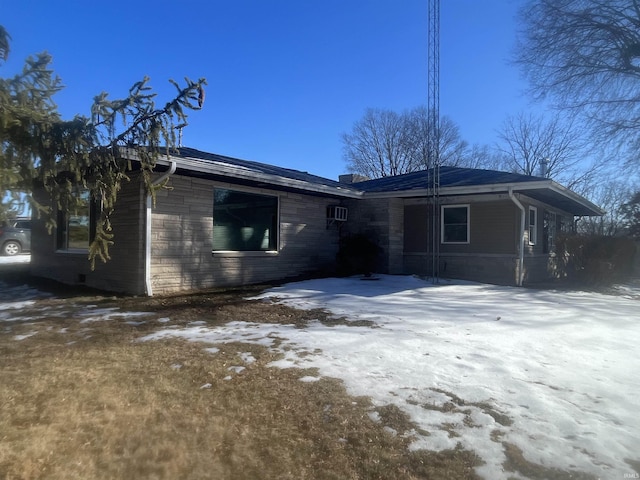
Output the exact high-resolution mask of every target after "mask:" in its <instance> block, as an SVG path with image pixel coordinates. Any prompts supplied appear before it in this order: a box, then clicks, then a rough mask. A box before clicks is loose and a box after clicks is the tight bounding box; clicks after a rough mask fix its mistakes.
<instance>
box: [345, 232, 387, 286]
mask: <svg viewBox="0 0 640 480" xmlns="http://www.w3.org/2000/svg"><path fill="white" fill-rule="evenodd" d="M381 252H382V249H381V248H380V247H379V246H378V244H376V243H375V242H374V241H372V240H371V239H370V238H369V237H368V236H367V235H364V234H356V235H349V236H347V237H344V238H342V239H341V240H340V250H338V255H337V257H336V260H337V263H338V275H342V276H349V275H357V274H364V275H369V274H371V273H372V272H373V271H374V270H375V269H376V266H377V265H378V260H379V258H380V253H381Z"/></svg>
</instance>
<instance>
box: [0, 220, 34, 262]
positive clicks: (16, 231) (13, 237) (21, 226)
mask: <svg viewBox="0 0 640 480" xmlns="http://www.w3.org/2000/svg"><path fill="white" fill-rule="evenodd" d="M0 249H1V250H0V253H2V255H17V254H19V253H22V252H28V251H29V250H31V220H30V219H28V218H25V219H21V218H18V219H16V220H11V221H9V222H8V223H6V224H5V225H3V226H0Z"/></svg>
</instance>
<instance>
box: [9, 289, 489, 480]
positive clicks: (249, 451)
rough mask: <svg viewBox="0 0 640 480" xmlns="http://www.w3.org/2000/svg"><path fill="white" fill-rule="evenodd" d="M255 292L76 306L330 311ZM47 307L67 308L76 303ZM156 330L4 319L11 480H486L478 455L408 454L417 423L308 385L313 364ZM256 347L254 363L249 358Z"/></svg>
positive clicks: (216, 315) (213, 318) (327, 382)
mask: <svg viewBox="0 0 640 480" xmlns="http://www.w3.org/2000/svg"><path fill="white" fill-rule="evenodd" d="M247 294H248V292H247V291H236V292H208V293H203V294H200V295H195V296H190V297H171V298H162V299H132V298H130V299H114V298H102V297H95V296H93V295H88V296H85V297H81V298H80V297H79V298H76V299H75V300H74V302H76V303H77V302H81V303H82V302H84V303H91V304H99V305H100V306H101V307H106V306H112V305H116V304H117V305H118V306H121V307H124V308H125V309H132V310H139V309H144V310H150V311H154V312H155V313H154V315H155V317H156V318H157V317H160V316H170V317H171V318H172V324H174V325H175V324H180V323H187V322H188V321H193V320H196V319H198V320H207V321H208V322H209V323H211V324H219V323H224V322H227V321H229V320H250V321H256V320H260V319H261V320H263V321H268V322H282V323H289V324H292V323H293V324H296V325H298V326H300V327H303V326H304V325H305V323H306V322H308V321H309V320H311V319H312V318H318V315H319V314H321V312H303V311H297V310H292V309H289V308H286V307H282V306H278V305H269V304H265V303H261V302H246V301H242V297H243V296H245V295H247ZM40 306H46V307H48V309H49V311H51V312H54V313H55V312H56V311H61V309H62V308H63V306H64V300H56V299H53V300H45V301H40V302H39V305H38V307H40ZM28 313H29V312H28V311H23V312H22V314H23V315H27V314H28ZM322 320H327V321H329V322H331V321H333V322H339V321H340V320H339V319H338V320H336V319H331V318H330V317H326V316H325V317H323V318H322ZM157 325H158V324H157V323H155V324H154V322H147V323H145V324H142V325H138V326H133V325H128V324H126V323H125V322H124V321H123V320H122V319H120V320H118V319H114V320H110V321H103V322H95V323H90V324H81V323H80V322H79V321H78V319H74V318H72V317H71V316H69V315H65V316H61V317H51V318H42V319H39V320H34V321H30V322H24V321H23V322H13V323H12V322H5V323H4V324H3V327H2V329H0V358H2V363H1V367H0V405H2V409H0V478H3V479H39V478H48V479H80V478H82V479H86V478H95V479H102V478H104V479H114V478H115V479H118V478H127V479H128V478H154V479H177V478H180V479H189V478H229V479H236V478H237V479H245V478H246V479H254V478H261V479H262V478H264V479H271V478H273V479H276V478H277V479H360V478H361V479H376V478H379V479H388V478H400V479H402V478H404V479H418V478H433V479H438V478H440V479H449V478H468V479H469V478H476V476H475V474H474V471H473V467H474V466H476V465H478V464H479V463H480V461H479V459H478V458H477V456H476V455H475V454H473V453H472V452H468V451H464V450H462V449H456V450H452V451H445V452H439V453H434V452H425V451H421V452H409V450H408V448H407V447H408V444H409V443H410V441H411V438H410V433H409V432H410V431H411V429H412V428H415V425H413V424H412V423H411V422H410V420H409V419H408V417H407V416H406V415H405V414H403V413H402V412H401V411H400V410H398V409H397V408H395V407H382V408H379V409H378V414H379V417H380V419H381V421H380V422H376V421H373V420H372V419H371V417H370V413H371V412H372V411H373V410H375V409H374V407H372V405H371V404H370V402H369V400H368V399H366V398H353V397H350V396H349V395H347V393H346V391H345V389H344V386H343V385H342V383H341V382H339V381H337V380H332V379H326V378H323V379H320V380H319V381H317V382H301V381H300V378H301V377H303V376H305V375H313V374H314V373H316V372H313V371H308V370H307V371H305V370H300V369H286V370H281V369H276V368H270V367H268V366H267V364H268V363H269V362H271V361H272V360H274V359H275V354H274V353H272V352H271V351H269V350H267V349H265V348H263V347H259V346H255V345H254V346H251V345H246V344H226V345H224V346H223V347H221V349H220V351H219V352H217V353H215V354H211V353H208V352H206V351H205V350H204V348H203V345H202V344H197V343H188V342H184V341H180V340H167V341H158V342H143V343H141V342H136V341H135V339H136V338H139V337H140V336H141V335H143V334H145V333H147V332H149V331H151V330H152V329H155V328H157ZM33 332H37V333H36V334H35V335H33V336H31V337H29V338H25V339H23V340H20V341H18V340H16V339H15V335H19V334H27V333H33ZM245 352H250V353H251V355H252V356H253V357H254V358H255V359H256V360H255V362H253V363H245V362H243V359H242V358H241V357H240V355H239V354H240V353H245ZM233 366H244V367H245V369H244V370H243V371H241V372H239V373H236V372H234V371H233V370H229V368H230V367H233ZM229 377H231V379H228V378H229ZM207 384H209V385H210V386H209V387H208V388H202V387H203V386H204V385H207ZM385 427H390V428H391V429H394V430H395V431H396V432H398V433H397V434H394V433H393V432H392V431H391V430H390V429H389V428H386V429H385Z"/></svg>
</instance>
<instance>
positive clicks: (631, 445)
mask: <svg viewBox="0 0 640 480" xmlns="http://www.w3.org/2000/svg"><path fill="white" fill-rule="evenodd" d="M259 298H262V299H265V300H268V299H270V300H272V301H276V302H281V303H284V304H287V305H290V306H293V307H296V308H303V309H316V308H322V309H328V310H329V311H331V312H332V313H333V314H334V315H336V316H344V317H345V318H346V320H347V321H354V322H355V321H362V320H364V321H367V322H371V323H370V326H350V325H340V324H338V325H336V326H326V325H324V324H322V323H320V322H315V323H312V324H311V325H309V326H308V327H307V328H295V327H294V326H289V325H280V324H265V323H257V322H256V323H249V322H231V323H228V324H226V325H224V326H219V327H215V328H209V327H206V326H203V325H195V326H190V327H188V328H181V329H175V328H172V329H161V330H159V331H157V332H155V333H153V334H150V335H148V336H146V337H145V339H146V340H151V339H159V338H166V337H182V338H187V339H190V340H194V341H202V342H207V343H212V344H222V343H225V342H238V341H241V342H249V343H251V342H254V343H258V344H261V345H267V346H269V347H271V348H274V349H278V350H280V351H282V352H284V354H285V358H284V359H283V360H281V361H277V362H274V363H273V364H272V365H273V366H278V367H291V366H299V367H304V368H309V367H316V368H318V369H319V370H318V371H319V372H320V374H321V375H322V376H328V377H336V378H340V379H342V380H344V382H345V383H346V385H347V388H348V390H349V392H350V393H352V394H354V395H366V396H370V397H372V399H373V401H374V402H375V404H377V405H384V404H394V405H397V406H398V407H399V408H400V409H402V410H403V411H405V412H407V413H408V414H409V415H410V416H411V418H412V419H413V421H414V422H415V423H416V424H417V426H418V427H419V428H418V429H417V430H416V432H414V433H415V440H414V441H413V444H412V448H414V449H429V450H442V449H447V448H453V447H455V446H456V444H458V443H460V444H461V445H462V446H463V447H464V448H466V449H469V450H472V451H474V452H476V453H477V454H478V455H479V456H480V457H481V458H482V460H484V462H485V464H484V465H483V466H480V467H478V468H477V472H478V473H479V474H480V475H481V476H483V477H484V478H486V479H506V478H520V477H519V476H518V474H514V473H510V472H505V471H504V465H505V464H506V463H505V462H507V460H508V459H507V455H506V453H505V452H506V451H507V450H509V451H510V452H513V451H514V449H515V451H521V452H522V455H523V456H524V458H525V459H526V461H527V462H533V463H534V464H537V465H540V466H543V467H545V468H547V469H550V470H547V472H553V471H556V470H554V469H559V470H563V471H565V472H566V471H578V472H586V473H590V474H592V475H594V476H595V477H594V478H603V479H604V478H638V474H639V473H640V472H638V470H639V469H640V453H639V452H640V448H639V446H638V443H639V442H638V439H639V438H640V416H639V415H638V413H637V412H638V407H639V406H640V385H639V383H638V381H637V373H638V372H639V371H640V357H639V356H638V355H637V348H638V345H639V344H640V308H639V307H640V303H639V301H638V300H637V299H636V298H637V296H636V297H634V296H633V295H627V296H613V295H602V294H595V293H582V292H560V291H542V290H528V289H518V288H510V287H499V286H492V285H482V284H472V283H461V282H457V283H442V284H439V285H432V284H430V283H428V282H425V281H423V280H420V279H418V278H414V277H399V276H382V277H381V278H380V279H379V280H378V281H370V282H364V281H361V280H359V279H357V278H348V279H323V280H311V281H305V282H300V283H291V284H288V285H284V286H282V287H278V288H274V289H271V290H269V291H267V292H265V293H264V294H262V295H261V296H260V297H259ZM307 380H312V379H307ZM562 478H570V477H562Z"/></svg>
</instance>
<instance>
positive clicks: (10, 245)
mask: <svg viewBox="0 0 640 480" xmlns="http://www.w3.org/2000/svg"><path fill="white" fill-rule="evenodd" d="M20 250H21V248H20V244H19V243H18V242H14V241H13V240H11V241H9V242H7V243H5V244H4V245H3V246H2V253H3V254H5V255H9V256H13V255H17V254H19V253H20Z"/></svg>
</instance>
